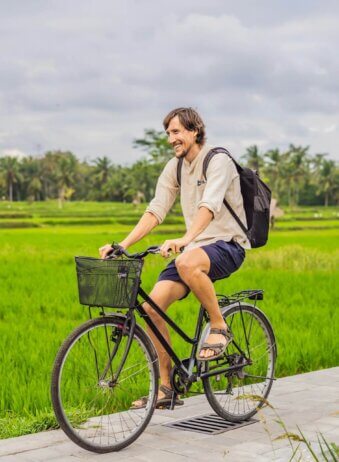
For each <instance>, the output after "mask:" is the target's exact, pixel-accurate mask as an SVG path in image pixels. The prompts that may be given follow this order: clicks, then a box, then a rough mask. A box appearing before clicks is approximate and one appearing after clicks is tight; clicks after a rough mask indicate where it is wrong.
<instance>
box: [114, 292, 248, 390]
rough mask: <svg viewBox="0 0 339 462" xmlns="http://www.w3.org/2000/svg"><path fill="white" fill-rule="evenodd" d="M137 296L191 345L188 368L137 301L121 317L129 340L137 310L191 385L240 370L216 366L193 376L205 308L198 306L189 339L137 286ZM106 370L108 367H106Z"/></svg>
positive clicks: (123, 360)
mask: <svg viewBox="0 0 339 462" xmlns="http://www.w3.org/2000/svg"><path fill="white" fill-rule="evenodd" d="M138 295H140V296H141V297H142V298H143V300H144V301H146V302H147V303H149V305H150V306H151V307H152V308H153V309H154V311H155V312H156V313H157V314H158V315H159V316H160V317H161V318H162V319H163V320H164V321H165V322H166V323H167V324H168V325H169V326H171V327H172V328H173V329H174V330H175V332H177V333H178V334H179V335H180V337H181V338H182V339H183V340H184V341H185V342H187V343H190V344H191V345H192V350H191V355H190V357H189V358H188V366H187V367H186V366H185V364H184V363H183V361H182V360H181V359H180V358H179V357H178V356H177V355H176V353H175V351H174V350H173V349H172V347H171V346H170V345H169V344H168V342H167V341H166V339H165V338H164V336H163V335H162V334H161V332H160V331H159V329H158V328H157V326H156V325H155V324H154V322H153V321H152V319H151V318H150V317H149V316H148V314H147V313H146V311H145V310H144V308H143V306H142V305H141V303H140V302H139V301H137V304H136V305H135V307H133V308H130V310H129V311H128V314H127V316H123V317H122V319H124V321H125V324H124V328H126V327H127V325H128V323H129V322H130V321H131V325H130V326H129V327H130V328H129V339H130V340H131V339H132V337H133V335H134V329H135V326H136V322H135V316H134V313H133V312H134V310H137V312H138V313H139V314H140V316H141V317H142V318H144V319H145V322H146V324H147V325H148V326H149V327H150V329H151V330H152V332H153V333H154V334H155V336H156V337H157V339H158V340H159V342H160V343H161V345H162V346H163V347H164V349H165V350H166V352H167V353H168V355H169V356H170V357H171V359H172V360H173V362H174V364H175V365H176V366H177V368H178V370H179V371H180V372H182V373H184V374H185V376H186V377H185V378H186V379H188V381H189V382H191V383H192V382H195V381H197V380H199V379H200V378H207V377H211V376H214V375H218V374H222V373H227V372H234V371H236V370H238V369H241V367H243V366H242V365H236V366H230V365H228V366H227V367H225V368H222V369H221V366H222V364H218V366H217V367H216V370H215V371H213V370H209V371H207V372H203V373H202V374H201V373H199V375H198V376H196V375H194V374H193V369H194V366H195V364H196V354H197V349H198V344H199V340H200V336H201V333H202V326H203V319H204V318H205V320H206V321H207V320H208V318H207V315H206V311H205V308H204V307H203V306H202V305H201V306H200V310H199V313H198V319H197V323H196V327H195V334H194V337H193V338H190V337H189V336H188V335H187V334H186V333H185V332H184V331H183V330H182V329H181V328H180V327H179V326H178V325H177V324H176V323H175V322H174V321H173V319H171V318H170V317H169V316H168V315H167V314H166V313H165V312H163V311H162V310H161V308H160V307H159V306H158V305H157V304H156V303H155V301H154V300H153V299H152V298H151V297H150V296H149V295H148V294H147V293H146V292H145V291H144V290H143V289H142V288H141V287H140V286H139V289H138ZM130 343H131V342H130V341H129V342H128V344H127V346H126V350H125V352H124V357H123V359H122V361H121V364H120V367H119V370H118V373H116V374H115V379H117V378H118V376H119V372H120V370H121V369H122V367H123V365H124V362H125V360H126V358H127V355H128V352H129V346H130ZM234 345H235V347H236V348H237V350H238V351H239V353H241V354H243V355H244V356H246V355H245V354H244V352H243V351H242V350H241V348H240V347H239V346H238V345H237V344H236V342H235V341H234ZM225 364H226V363H225ZM107 366H108V365H107ZM107 370H108V367H107ZM107 370H106V372H107Z"/></svg>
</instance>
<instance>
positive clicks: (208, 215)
mask: <svg viewBox="0 0 339 462" xmlns="http://www.w3.org/2000/svg"><path fill="white" fill-rule="evenodd" d="M212 219H213V213H212V212H211V211H210V210H209V209H208V208H207V207H200V208H199V210H198V213H197V214H196V216H195V218H194V220H193V223H192V225H191V226H190V228H189V229H188V230H187V232H186V234H185V236H184V239H185V240H187V241H188V243H190V242H191V241H193V240H194V239H195V238H196V237H197V236H199V234H200V233H202V232H203V231H204V230H205V229H206V228H207V226H208V225H209V224H210V223H211V221H212Z"/></svg>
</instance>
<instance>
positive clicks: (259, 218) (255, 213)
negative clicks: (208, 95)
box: [177, 148, 271, 248]
mask: <svg viewBox="0 0 339 462" xmlns="http://www.w3.org/2000/svg"><path fill="white" fill-rule="evenodd" d="M219 153H224V154H227V155H228V156H229V157H230V158H231V159H232V161H233V162H234V164H235V166H236V169H237V171H238V174H239V178H240V188H241V194H242V197H243V201H244V209H245V214H246V221H247V228H246V226H245V225H244V224H243V223H242V221H241V220H240V218H239V217H238V215H237V214H236V213H235V212H234V210H233V209H232V207H231V206H230V204H229V203H228V202H227V201H226V199H224V204H225V206H226V207H227V209H228V210H229V212H230V214H231V215H232V217H233V218H234V219H235V220H236V222H237V223H238V225H239V226H240V228H241V229H242V230H243V232H244V233H245V234H246V236H247V238H248V240H249V241H250V243H251V247H253V248H254V247H261V246H263V245H265V244H266V242H267V238H268V230H269V226H270V203H271V190H270V189H269V188H268V186H267V185H266V184H265V183H264V182H263V181H262V180H261V179H260V178H259V175H258V173H257V172H256V171H255V170H251V169H250V168H247V167H241V165H239V164H238V163H237V162H236V161H235V160H234V159H233V157H232V156H231V154H230V153H229V152H228V151H227V149H225V148H213V149H211V150H210V151H209V152H208V153H207V154H206V156H205V159H204V163H203V168H202V173H203V176H204V178H205V180H207V178H206V172H207V167H208V164H209V162H210V160H211V159H212V157H213V156H214V155H215V154H219ZM182 162H183V158H182V157H180V158H179V161H178V167H177V181H178V185H179V186H180V185H181V168H182Z"/></svg>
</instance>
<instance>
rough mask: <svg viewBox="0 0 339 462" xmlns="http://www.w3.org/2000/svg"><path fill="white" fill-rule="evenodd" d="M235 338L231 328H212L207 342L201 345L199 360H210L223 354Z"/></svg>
mask: <svg viewBox="0 0 339 462" xmlns="http://www.w3.org/2000/svg"><path fill="white" fill-rule="evenodd" d="M232 340H233V335H232V333H231V332H230V330H229V329H228V328H227V327H226V329H217V328H213V327H212V328H211V330H210V334H209V336H208V338H207V340H206V342H205V343H203V345H202V346H201V349H200V352H199V354H198V356H197V359H198V360H199V361H210V360H211V359H216V358H218V357H219V356H221V355H222V354H223V353H224V352H225V350H226V348H227V347H228V345H229V344H230V343H231V341H232Z"/></svg>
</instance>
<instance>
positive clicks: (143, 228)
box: [120, 212, 159, 249]
mask: <svg viewBox="0 0 339 462" xmlns="http://www.w3.org/2000/svg"><path fill="white" fill-rule="evenodd" d="M158 224H159V222H158V220H157V218H156V217H155V215H153V213H151V212H145V213H144V214H143V216H142V217H141V218H140V220H139V222H138V224H137V225H136V226H135V228H134V229H133V230H132V231H131V232H130V233H129V235H128V236H127V237H126V238H125V239H124V240H123V241H122V242H120V245H121V246H122V247H124V249H127V248H128V247H130V246H131V245H133V244H135V243H136V242H138V241H140V239H142V238H143V237H145V236H146V235H147V234H148V233H150V232H151V231H152V229H153V228H155V227H156V226H157V225H158Z"/></svg>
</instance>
